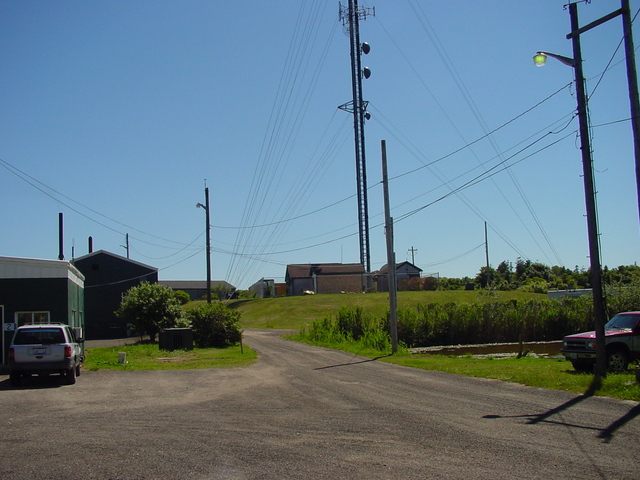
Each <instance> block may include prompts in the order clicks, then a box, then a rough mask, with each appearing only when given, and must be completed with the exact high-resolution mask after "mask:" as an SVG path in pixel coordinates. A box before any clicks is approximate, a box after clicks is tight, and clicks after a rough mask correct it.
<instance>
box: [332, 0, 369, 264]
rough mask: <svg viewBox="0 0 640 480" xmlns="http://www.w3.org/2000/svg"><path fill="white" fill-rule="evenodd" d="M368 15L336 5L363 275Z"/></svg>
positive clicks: (353, 5) (352, 4)
mask: <svg viewBox="0 0 640 480" xmlns="http://www.w3.org/2000/svg"><path fill="white" fill-rule="evenodd" d="M367 15H375V10H374V9H371V8H367V7H358V1H357V0H349V5H348V6H345V5H342V3H339V17H340V20H341V21H342V25H343V28H344V30H345V33H348V34H349V40H350V42H349V43H350V50H351V87H352V92H353V100H352V101H350V102H347V103H345V104H343V105H340V106H339V107H338V108H339V109H341V110H344V111H345V112H348V113H353V130H354V143H355V157H356V183H357V193H358V195H357V197H358V234H359V240H360V263H361V264H362V266H363V267H364V269H365V271H366V272H367V273H369V272H370V271H371V255H370V251H369V211H368V210H369V207H368V200H367V165H366V157H365V148H364V121H365V118H369V117H370V115H369V113H368V112H367V105H368V102H365V101H363V100H362V77H363V76H364V77H365V78H369V76H370V75H371V71H370V70H369V68H368V67H364V69H363V68H362V63H361V58H360V57H361V54H362V53H364V54H365V55H366V54H367V53H369V51H370V47H369V44H368V43H366V42H365V43H362V44H360V19H363V20H364V19H365V18H366V17H367Z"/></svg>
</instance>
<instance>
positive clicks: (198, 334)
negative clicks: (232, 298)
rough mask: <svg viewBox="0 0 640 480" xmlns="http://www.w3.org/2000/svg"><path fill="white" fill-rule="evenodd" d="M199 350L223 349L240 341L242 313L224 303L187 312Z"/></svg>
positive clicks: (209, 304)
mask: <svg viewBox="0 0 640 480" xmlns="http://www.w3.org/2000/svg"><path fill="white" fill-rule="evenodd" d="M187 318H188V319H189V320H190V321H191V328H193V341H194V342H195V344H196V346H197V347H198V348H210V347H217V348H223V347H228V346H230V345H235V344H236V343H238V342H239V341H240V335H241V332H240V326H239V324H238V322H239V321H240V312H238V311H237V310H232V309H231V308H229V307H227V306H226V305H225V304H224V303H222V302H213V303H205V304H204V305H200V306H199V307H196V308H194V309H192V310H189V311H188V312H187Z"/></svg>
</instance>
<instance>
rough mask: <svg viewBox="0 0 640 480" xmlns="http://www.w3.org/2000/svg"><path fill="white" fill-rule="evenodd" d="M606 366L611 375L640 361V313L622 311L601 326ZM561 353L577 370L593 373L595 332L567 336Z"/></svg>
mask: <svg viewBox="0 0 640 480" xmlns="http://www.w3.org/2000/svg"><path fill="white" fill-rule="evenodd" d="M604 329H605V344H606V348H607V366H608V369H609V371H611V372H624V371H626V370H627V368H628V366H629V362H631V361H633V360H640V312H624V313H619V314H617V315H616V316H614V317H613V318H612V319H611V320H609V321H608V322H607V324H606V325H605V326H604ZM561 351H562V354H563V355H564V358H566V359H567V360H569V361H570V362H571V364H572V365H573V368H575V369H576V370H578V371H592V370H593V366H594V364H595V362H596V333H595V332H584V333H576V334H575V335H567V336H566V337H564V340H563V342H562V350H561Z"/></svg>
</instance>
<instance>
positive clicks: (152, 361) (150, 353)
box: [84, 343, 257, 372]
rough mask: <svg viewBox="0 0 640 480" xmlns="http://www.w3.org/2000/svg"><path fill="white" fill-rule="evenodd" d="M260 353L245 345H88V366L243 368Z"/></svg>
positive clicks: (161, 368)
mask: <svg viewBox="0 0 640 480" xmlns="http://www.w3.org/2000/svg"><path fill="white" fill-rule="evenodd" d="M119 352H124V353H126V363H118V354H119ZM256 358H257V357H256V352H255V351H253V350H252V349H250V348H249V347H247V346H246V345H244V346H243V347H242V352H241V348H240V346H239V345H238V346H235V347H228V348H194V349H193V350H189V351H186V350H174V351H173V352H167V351H165V350H160V349H158V344H157V343H140V344H136V345H125V346H120V347H106V348H87V349H86V359H85V362H84V368H85V369H87V370H89V371H96V370H118V371H123V372H124V371H132V370H188V369H195V368H230V367H243V366H246V365H250V364H252V363H254V362H255V361H256Z"/></svg>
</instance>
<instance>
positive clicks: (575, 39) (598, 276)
mask: <svg viewBox="0 0 640 480" xmlns="http://www.w3.org/2000/svg"><path fill="white" fill-rule="evenodd" d="M569 15H570V17H571V33H569V34H568V35H567V39H571V41H572V45H573V61H574V71H575V76H576V78H575V80H576V97H577V102H578V120H579V124H580V150H581V152H582V170H583V173H584V175H583V178H584V194H585V204H586V210H587V234H588V237H589V261H590V263H591V288H592V290H593V316H594V326H595V332H596V368H595V372H594V373H595V376H596V377H597V378H603V377H604V376H606V374H607V359H606V354H607V353H606V346H605V333H604V324H605V319H606V318H605V317H606V313H605V308H604V294H603V289H602V271H601V266H600V239H599V238H598V217H597V209H596V193H595V185H594V178H593V177H594V175H593V158H592V156H591V142H590V139H589V119H588V112H587V94H586V90H585V86H584V83H585V80H584V74H583V71H582V48H581V46H580V33H582V32H583V31H586V30H585V29H587V27H589V28H591V26H589V25H588V26H587V27H584V29H583V30H580V27H579V26H578V5H577V4H575V3H570V4H569ZM591 25H593V24H591ZM593 26H595V25H593Z"/></svg>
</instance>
